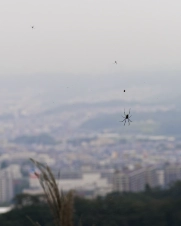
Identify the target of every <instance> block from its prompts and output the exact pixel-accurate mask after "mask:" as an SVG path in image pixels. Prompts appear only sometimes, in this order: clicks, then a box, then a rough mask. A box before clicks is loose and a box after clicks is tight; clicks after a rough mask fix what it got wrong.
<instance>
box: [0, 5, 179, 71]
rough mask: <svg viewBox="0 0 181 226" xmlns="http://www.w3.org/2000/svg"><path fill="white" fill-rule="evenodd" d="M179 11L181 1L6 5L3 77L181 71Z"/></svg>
mask: <svg viewBox="0 0 181 226" xmlns="http://www.w3.org/2000/svg"><path fill="white" fill-rule="evenodd" d="M180 9H181V1H180V0H172V1H171V0H29V1H25V0H1V1H0V75H3V74H27V73H60V72H66V73H72V74H79V73H82V74H84V73H86V74H94V73H95V74H97V73H98V74H103V73H110V72H112V71H114V70H115V71H114V72H116V73H119V72H121V71H142V70H143V71H149V70H159V71H162V70H163V71H167V70H169V71H172V70H173V71H175V70H176V71H180V70H181V27H180V22H181V13H180ZM32 25H34V26H35V29H34V30H32V29H31V26H32ZM115 60H116V61H117V62H118V65H114V64H113V63H114V61H115ZM115 66H117V68H116V69H115Z"/></svg>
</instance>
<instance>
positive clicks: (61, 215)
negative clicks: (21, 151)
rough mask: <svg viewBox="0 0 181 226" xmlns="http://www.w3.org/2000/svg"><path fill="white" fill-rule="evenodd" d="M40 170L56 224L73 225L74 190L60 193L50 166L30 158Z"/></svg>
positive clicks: (57, 225) (42, 183) (60, 225)
mask: <svg viewBox="0 0 181 226" xmlns="http://www.w3.org/2000/svg"><path fill="white" fill-rule="evenodd" d="M30 160H31V161H32V162H33V163H34V164H35V166H36V167H37V168H38V169H39V170H40V176H39V181H40V184H41V186H42V188H43V190H44V192H45V195H46V198H47V201H48V204H49V207H50V209H51V211H52V214H53V217H54V221H55V225H56V226H73V191H69V192H68V193H67V194H64V193H63V192H61V193H60V191H59V188H58V185H57V183H56V180H55V178H54V176H53V174H52V171H51V170H50V168H49V167H48V166H45V165H44V164H42V163H40V162H37V161H35V160H34V159H30Z"/></svg>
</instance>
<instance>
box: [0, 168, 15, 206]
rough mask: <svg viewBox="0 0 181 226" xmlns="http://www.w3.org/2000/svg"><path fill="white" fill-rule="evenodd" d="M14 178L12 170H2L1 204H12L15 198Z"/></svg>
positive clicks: (0, 173) (0, 177) (0, 183)
mask: <svg viewBox="0 0 181 226" xmlns="http://www.w3.org/2000/svg"><path fill="white" fill-rule="evenodd" d="M13 196H14V194H13V177H12V172H11V169H10V168H9V167H8V168H5V169H1V170H0V203H7V202H10V201H11V200H12V198H13Z"/></svg>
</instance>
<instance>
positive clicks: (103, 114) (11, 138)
mask: <svg viewBox="0 0 181 226" xmlns="http://www.w3.org/2000/svg"><path fill="white" fill-rule="evenodd" d="M13 103H14V102H13ZM130 103H131V104H132V109H131V113H132V115H133V116H132V120H133V122H132V123H131V125H130V126H129V125H128V124H126V125H125V126H124V125H123V124H122V123H121V122H119V121H120V119H121V120H122V117H121V114H123V113H124V107H122V106H125V108H126V111H128V110H129V108H128V105H129V102H124V101H117V100H113V101H107V102H106V101H102V102H98V103H86V104H85V103H81V102H80V103H79V102H78V103H77V102H75V103H72V104H64V105H56V104H55V106H54V105H53V103H52V105H51V106H48V107H47V108H45V107H44V108H43V107H42V105H43V104H42V102H41V101H40V100H39V99H38V98H37V99H36V100H35V101H34V102H31V104H32V105H30V104H29V105H28V104H27V100H26V101H24V102H23V104H22V105H21V106H18V105H15V104H14V105H15V106H16V107H15V106H14V110H13V109H12V107H11V109H8V108H6V112H2V113H1V116H0V133H1V147H0V167H1V171H0V187H1V189H0V204H1V206H3V205H10V204H11V205H12V204H13V198H14V197H15V196H16V195H17V194H20V193H26V194H34V195H36V194H41V193H42V192H43V191H42V188H41V186H40V184H39V180H38V173H39V172H38V169H36V167H35V166H34V165H33V164H32V162H31V161H30V158H32V159H36V160H38V161H39V162H42V163H45V164H47V165H48V166H50V167H51V169H52V171H53V173H54V176H55V177H56V180H57V182H58V184H59V186H60V189H62V190H64V191H68V190H70V189H75V190H76V192H77V194H78V195H79V196H81V197H85V198H94V197H97V196H105V195H107V194H109V193H111V192H115V191H120V192H124V191H130V192H139V191H144V189H145V186H146V185H149V186H150V187H151V188H154V187H160V188H163V189H164V188H167V187H168V186H170V184H172V183H173V182H175V181H177V180H179V179H181V164H180V162H181V139H180V136H179V133H178V132H177V127H176V129H175V131H174V132H173V127H170V124H169V123H172V122H173V120H174V119H173V120H172V121H171V122H169V120H168V122H166V123H165V121H167V119H168V116H169V114H170V111H173V112H174V113H172V114H176V115H177V114H179V113H178V112H177V111H176V110H175V107H174V105H171V104H168V105H166V104H165V105H164V106H162V105H160V104H152V105H148V104H142V105H140V104H139V103H138V102H130ZM12 106H13V105H12ZM22 106H23V107H22ZM25 106H28V107H25ZM43 106H45V104H44V105H43ZM159 115H161V116H162V117H163V120H162V117H160V116H159ZM175 120H176V119H175ZM167 126H168V127H169V128H170V130H171V134H170V133H169V130H167V129H165V131H164V133H162V130H160V128H163V127H164V128H167ZM174 128H175V127H174Z"/></svg>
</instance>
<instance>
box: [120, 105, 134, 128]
mask: <svg viewBox="0 0 181 226" xmlns="http://www.w3.org/2000/svg"><path fill="white" fill-rule="evenodd" d="M130 110H131V109H129V114H127V115H126V113H125V110H124V115H125V116H122V117H123V118H124V120H123V121H120V122H124V126H125V124H126V119H127V120H128V123H129V125H130V122H132V121H131V119H130V118H131V116H132V115H130Z"/></svg>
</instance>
